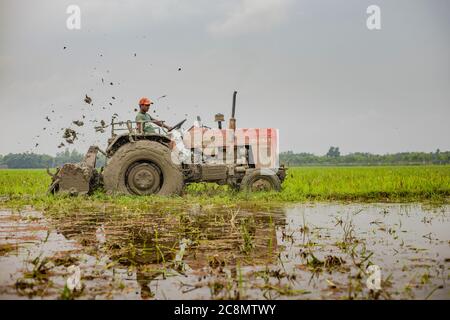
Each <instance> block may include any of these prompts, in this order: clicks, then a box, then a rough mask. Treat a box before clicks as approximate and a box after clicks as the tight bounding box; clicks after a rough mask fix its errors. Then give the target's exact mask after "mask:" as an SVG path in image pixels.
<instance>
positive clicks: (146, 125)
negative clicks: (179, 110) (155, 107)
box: [136, 111, 155, 133]
mask: <svg viewBox="0 0 450 320" xmlns="http://www.w3.org/2000/svg"><path fill="white" fill-rule="evenodd" d="M152 120H153V118H152V117H151V116H150V115H149V114H148V113H142V112H140V111H139V112H138V114H137V115H136V122H141V123H142V127H143V130H144V133H155V128H154V127H153V124H152V123H151V122H145V121H152Z"/></svg>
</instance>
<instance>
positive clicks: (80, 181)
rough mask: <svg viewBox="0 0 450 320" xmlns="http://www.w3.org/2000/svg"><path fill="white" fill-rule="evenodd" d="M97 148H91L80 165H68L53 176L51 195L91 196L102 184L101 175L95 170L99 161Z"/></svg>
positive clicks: (49, 190)
mask: <svg viewBox="0 0 450 320" xmlns="http://www.w3.org/2000/svg"><path fill="white" fill-rule="evenodd" d="M98 151H99V148H98V147H97V146H91V147H89V150H88V152H87V153H86V155H85V157H84V159H83V161H82V162H80V163H66V164H64V165H63V166H62V168H58V169H57V171H56V173H54V174H52V173H51V172H50V171H49V170H48V169H47V173H48V174H49V175H50V176H51V177H52V183H51V185H50V187H49V189H48V192H49V193H63V194H64V193H65V194H70V195H83V194H90V193H92V191H94V190H95V189H96V188H97V187H98V186H100V184H101V175H100V173H99V172H98V171H97V170H96V169H95V164H96V160H97V152H98Z"/></svg>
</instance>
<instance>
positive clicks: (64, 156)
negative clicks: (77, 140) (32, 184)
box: [0, 149, 105, 169]
mask: <svg viewBox="0 0 450 320" xmlns="http://www.w3.org/2000/svg"><path fill="white" fill-rule="evenodd" d="M83 158H84V155H83V154H81V153H80V152H78V151H77V150H75V149H74V150H72V151H69V150H68V149H66V150H65V151H62V152H58V153H57V154H56V156H50V155H48V154H36V153H30V152H25V153H9V154H7V155H5V156H2V155H0V168H13V169H19V168H20V169H33V168H55V167H61V166H62V165H63V164H65V163H75V162H80V161H82V160H83ZM104 162H105V159H104V156H103V155H102V154H99V155H97V166H102V165H103V164H104Z"/></svg>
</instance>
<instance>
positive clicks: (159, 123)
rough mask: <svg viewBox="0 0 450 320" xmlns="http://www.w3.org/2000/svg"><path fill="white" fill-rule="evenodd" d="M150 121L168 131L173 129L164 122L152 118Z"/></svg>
mask: <svg viewBox="0 0 450 320" xmlns="http://www.w3.org/2000/svg"><path fill="white" fill-rule="evenodd" d="M150 119H151V121H152V122H153V123H154V124H156V125H158V126H160V127H163V128H166V129H167V130H170V129H172V128H171V127H169V126H168V125H166V124H164V121H161V120H157V119H154V118H151V117H150Z"/></svg>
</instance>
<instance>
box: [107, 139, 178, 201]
mask: <svg viewBox="0 0 450 320" xmlns="http://www.w3.org/2000/svg"><path fill="white" fill-rule="evenodd" d="M139 162H149V163H151V164H152V165H156V166H157V167H158V168H159V170H160V172H161V175H162V182H161V186H160V188H159V190H157V192H155V194H158V195H163V196H168V195H174V194H181V192H182V190H183V185H184V181H183V174H182V173H181V171H180V169H179V168H178V167H177V166H176V165H175V164H174V163H173V162H172V160H171V157H170V150H169V148H168V147H166V146H164V145H162V144H161V143H159V142H155V141H148V140H144V141H136V142H133V143H131V142H130V143H127V144H125V145H123V146H121V147H120V148H119V150H117V151H116V152H115V153H114V155H113V156H112V157H111V158H110V159H109V161H108V163H107V164H106V166H105V169H104V171H103V181H104V188H105V190H106V192H107V193H108V194H136V193H135V192H133V191H132V190H131V189H130V188H129V186H128V185H127V171H128V169H129V168H130V166H132V165H133V164H136V163H139Z"/></svg>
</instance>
